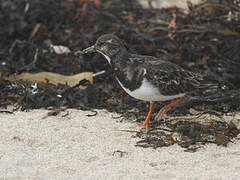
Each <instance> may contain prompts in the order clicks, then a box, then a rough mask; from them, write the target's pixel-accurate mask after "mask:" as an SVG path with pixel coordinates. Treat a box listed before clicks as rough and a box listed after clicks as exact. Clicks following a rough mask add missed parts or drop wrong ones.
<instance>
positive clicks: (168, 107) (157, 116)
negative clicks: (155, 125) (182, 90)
mask: <svg viewBox="0 0 240 180" xmlns="http://www.w3.org/2000/svg"><path fill="white" fill-rule="evenodd" d="M184 99H185V97H182V98H180V99H178V100H176V101H174V102H172V103H171V104H168V105H166V106H164V107H163V108H162V109H161V110H160V111H159V112H158V114H157V115H156V117H155V119H156V120H161V119H162V117H163V115H164V114H165V113H166V112H167V111H168V110H169V109H171V108H172V107H173V106H175V105H176V104H178V103H180V102H182V101H183V100H184Z"/></svg>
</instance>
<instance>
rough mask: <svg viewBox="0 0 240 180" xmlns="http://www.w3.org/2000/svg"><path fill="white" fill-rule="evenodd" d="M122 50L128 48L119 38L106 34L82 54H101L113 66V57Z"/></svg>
mask: <svg viewBox="0 0 240 180" xmlns="http://www.w3.org/2000/svg"><path fill="white" fill-rule="evenodd" d="M122 50H126V47H125V46H124V43H123V42H122V41H121V40H120V39H119V38H118V37H117V36H115V35H113V34H105V35H102V36H100V37H99V38H98V39H97V41H96V43H95V44H94V45H93V46H90V47H88V48H87V49H84V50H83V51H82V52H83V54H86V53H93V52H99V53H101V54H102V55H103V56H104V57H105V58H106V59H107V60H108V62H109V64H111V59H112V57H113V56H115V55H116V54H117V53H119V52H120V51H122Z"/></svg>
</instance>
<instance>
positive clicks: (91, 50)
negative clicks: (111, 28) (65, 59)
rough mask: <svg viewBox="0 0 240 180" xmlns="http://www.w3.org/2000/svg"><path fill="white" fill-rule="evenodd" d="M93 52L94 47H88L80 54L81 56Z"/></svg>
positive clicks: (94, 50)
mask: <svg viewBox="0 0 240 180" xmlns="http://www.w3.org/2000/svg"><path fill="white" fill-rule="evenodd" d="M93 52H96V49H95V46H94V45H93V46H90V47H88V48H87V49H84V50H82V53H83V54H87V53H93Z"/></svg>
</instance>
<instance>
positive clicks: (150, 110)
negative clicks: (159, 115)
mask: <svg viewBox="0 0 240 180" xmlns="http://www.w3.org/2000/svg"><path fill="white" fill-rule="evenodd" d="M154 107H155V104H154V103H152V102H151V103H150V108H149V112H148V115H147V117H146V119H145V122H144V124H142V125H140V127H146V128H148V125H149V123H151V122H150V118H151V115H152V112H153V110H154Z"/></svg>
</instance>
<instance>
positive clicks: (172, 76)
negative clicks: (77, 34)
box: [82, 34, 211, 127]
mask: <svg viewBox="0 0 240 180" xmlns="http://www.w3.org/2000/svg"><path fill="white" fill-rule="evenodd" d="M92 52H98V53H101V54H102V55H103V56H104V57H105V58H106V59H107V61H108V63H109V64H110V66H111V68H112V70H113V72H114V75H115V77H116V80H117V81H118V83H119V84H120V86H121V87H122V88H123V89H124V90H125V91H126V92H127V93H128V94H129V95H130V96H132V97H134V98H136V99H140V100H143V101H148V102H150V109H149V112H148V115H147V117H146V119H145V122H144V124H143V125H141V126H142V127H148V126H149V123H150V117H151V114H152V112H153V109H154V107H155V104H154V102H156V101H169V100H174V99H177V100H176V101H174V102H172V103H171V104H169V105H167V106H165V107H163V108H162V109H161V110H160V111H159V113H158V114H157V116H156V117H155V119H161V118H162V116H163V115H164V113H165V112H167V111H168V110H169V109H170V108H171V107H173V106H174V105H176V104H178V103H180V102H181V101H183V100H184V98H185V96H186V95H187V94H188V93H191V92H194V91H196V90H200V89H202V88H206V87H208V86H211V84H206V83H203V80H204V79H203V77H202V76H201V75H200V74H197V73H193V72H191V71H188V70H185V69H183V68H182V67H180V66H178V65H176V64H174V63H171V62H167V61H163V60H161V59H160V58H156V57H152V56H143V55H137V54H132V53H129V52H128V49H127V48H126V46H125V45H124V43H123V41H122V40H120V39H119V38H118V37H117V36H115V35H113V34H106V35H102V36H100V37H99V38H98V39H97V41H96V43H95V45H93V46H91V47H88V48H87V49H84V50H83V51H82V53H83V54H85V53H92Z"/></svg>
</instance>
